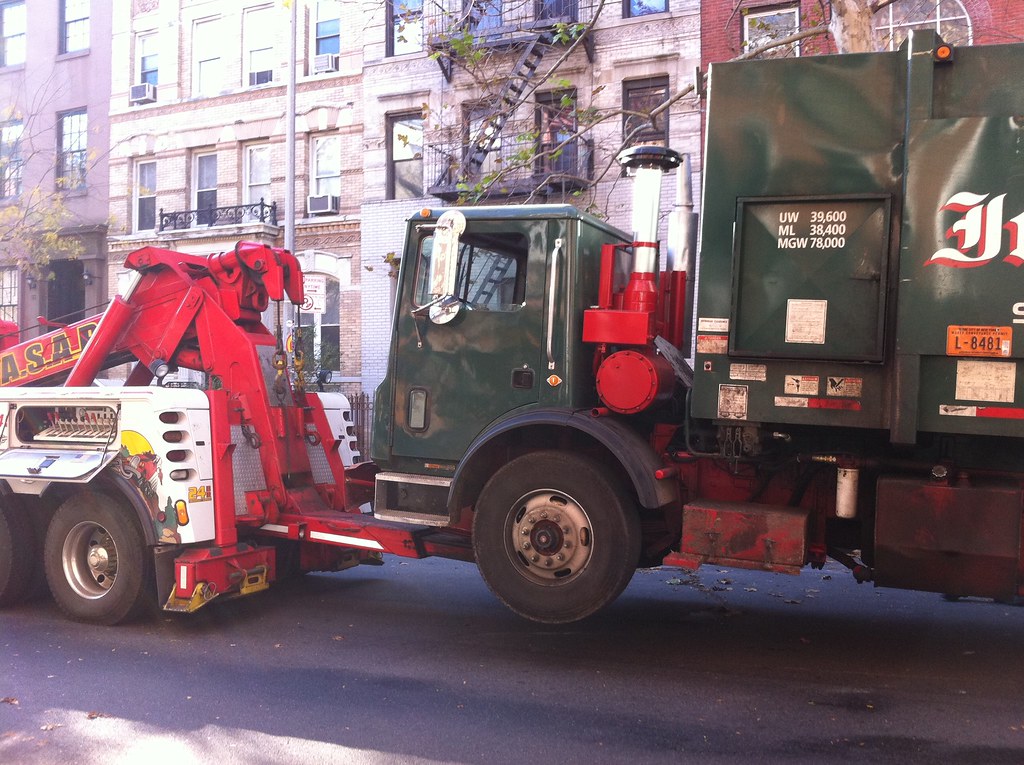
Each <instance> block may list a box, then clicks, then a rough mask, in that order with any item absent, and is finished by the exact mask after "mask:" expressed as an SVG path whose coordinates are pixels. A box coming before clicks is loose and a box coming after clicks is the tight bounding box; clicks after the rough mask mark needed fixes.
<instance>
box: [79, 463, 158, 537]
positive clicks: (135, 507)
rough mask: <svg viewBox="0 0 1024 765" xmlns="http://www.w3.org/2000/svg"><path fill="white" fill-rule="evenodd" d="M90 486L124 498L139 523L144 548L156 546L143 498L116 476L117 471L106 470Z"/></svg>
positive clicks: (130, 484) (150, 515)
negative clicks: (144, 544) (144, 542)
mask: <svg viewBox="0 0 1024 765" xmlns="http://www.w3.org/2000/svg"><path fill="white" fill-rule="evenodd" d="M91 485H92V486H94V487H95V488H97V489H99V490H100V491H105V492H108V493H110V494H112V495H114V496H118V497H124V499H125V500H126V501H127V503H128V506H129V507H130V508H131V509H132V511H133V512H134V513H135V516H136V518H137V519H138V521H139V527H140V528H141V529H142V536H143V539H145V540H146V546H147V547H155V546H156V545H157V538H156V527H155V525H154V519H153V515H152V513H151V512H150V509H149V505H147V504H146V500H145V498H144V497H143V496H142V494H141V492H139V490H138V489H137V488H136V487H135V486H134V485H133V484H132V482H131V481H129V480H128V479H127V478H125V477H124V476H122V475H120V474H118V473H117V471H115V470H112V469H110V468H108V469H106V470H104V471H103V472H102V473H101V474H100V475H99V476H97V478H96V479H94V480H93V481H92V482H91Z"/></svg>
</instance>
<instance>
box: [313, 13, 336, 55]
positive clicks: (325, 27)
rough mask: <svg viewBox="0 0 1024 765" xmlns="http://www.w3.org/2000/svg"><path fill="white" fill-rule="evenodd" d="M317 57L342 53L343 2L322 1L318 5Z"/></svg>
mask: <svg viewBox="0 0 1024 765" xmlns="http://www.w3.org/2000/svg"><path fill="white" fill-rule="evenodd" d="M315 33H316V44H315V50H316V55H318V56H319V55H321V54H323V53H341V2H340V0H320V1H319V2H318V3H317V4H316V30H315Z"/></svg>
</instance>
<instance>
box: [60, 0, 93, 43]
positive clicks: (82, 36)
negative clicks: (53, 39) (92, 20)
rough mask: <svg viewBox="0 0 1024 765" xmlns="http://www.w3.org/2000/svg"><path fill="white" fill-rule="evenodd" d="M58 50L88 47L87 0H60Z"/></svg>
mask: <svg viewBox="0 0 1024 765" xmlns="http://www.w3.org/2000/svg"><path fill="white" fill-rule="evenodd" d="M60 29H61V37H60V52H61V53H71V52H72V51H76V50H88V49H89V0H62V1H61V4H60Z"/></svg>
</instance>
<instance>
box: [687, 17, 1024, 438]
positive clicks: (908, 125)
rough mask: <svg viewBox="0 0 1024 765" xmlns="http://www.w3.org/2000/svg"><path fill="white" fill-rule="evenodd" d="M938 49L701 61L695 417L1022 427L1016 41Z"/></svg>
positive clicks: (1023, 170) (914, 42)
mask: <svg viewBox="0 0 1024 765" xmlns="http://www.w3.org/2000/svg"><path fill="white" fill-rule="evenodd" d="M937 43H938V41H937V38H936V37H935V36H934V35H933V34H930V33H915V34H914V35H913V36H912V38H911V42H910V48H909V49H905V50H901V51H899V52H894V53H885V54H864V55H847V56H828V57H820V58H815V59H800V60H773V61H766V62H761V63H759V64H756V65H750V64H740V63H725V64H715V65H713V66H712V71H711V97H710V103H709V110H708V125H707V134H708V140H707V152H706V158H705V161H706V165H705V174H704V178H705V191H704V195H703V198H704V206H703V209H702V232H701V257H700V270H699V274H700V276H699V278H700V289H699V296H698V301H697V305H698V306H699V308H698V315H697V322H696V335H697V340H696V351H697V352H696V366H695V369H696V379H695V383H694V393H693V403H692V411H693V414H694V415H695V416H697V417H701V418H708V419H713V420H737V421H749V422H762V423H764V422H778V423H792V424H807V425H833V426H835V425H847V426H852V427H857V428H877V429H888V430H889V431H890V436H891V440H892V441H894V442H896V443H909V442H913V441H915V439H916V437H917V433H918V432H920V431H924V432H937V433H973V434H991V435H1018V434H1019V432H1020V414H1021V411H1022V410H1021V409H1020V407H1021V406H1022V402H1024V379H1022V376H1021V375H1020V374H1018V372H1017V366H1018V365H1017V360H1019V359H1020V358H1021V355H1022V354H1024V337H1022V334H1024V323H1022V322H1024V315H1022V314H1024V305H1022V301H1024V287H1022V285H1024V271H1022V270H1021V268H1020V266H1021V263H1022V262H1024V257H1022V256H1024V246H1022V245H1024V242H1022V241H1018V230H1019V227H1020V226H1021V225H1022V224H1024V116H1022V115H1024V90H1022V89H1021V88H1019V83H1020V82H1021V81H1022V78H1024V48H1022V47H1021V46H990V47H986V48H963V49H958V50H957V51H956V53H955V56H954V58H953V60H952V61H938V60H936V59H935V57H933V55H932V54H933V50H934V49H935V47H936V45H937ZM996 73H998V75H996Z"/></svg>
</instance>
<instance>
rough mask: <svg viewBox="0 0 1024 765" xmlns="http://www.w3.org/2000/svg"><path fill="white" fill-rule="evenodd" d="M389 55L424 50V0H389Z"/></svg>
mask: <svg viewBox="0 0 1024 765" xmlns="http://www.w3.org/2000/svg"><path fill="white" fill-rule="evenodd" d="M387 11H388V29H389V30H390V34H389V35H388V55H389V56H400V55H402V54H403V53H419V52H420V51H421V50H423V0H387Z"/></svg>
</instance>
